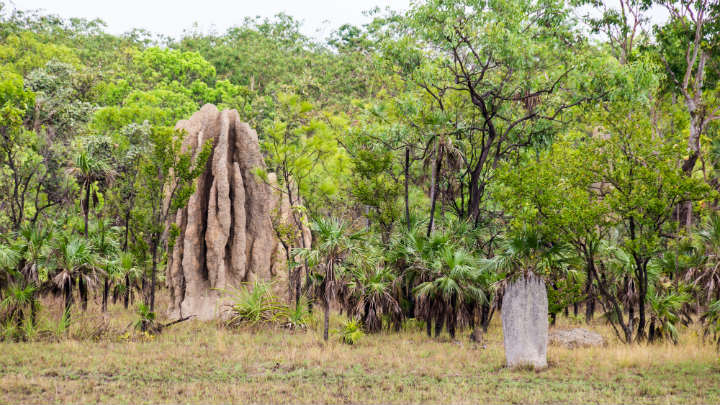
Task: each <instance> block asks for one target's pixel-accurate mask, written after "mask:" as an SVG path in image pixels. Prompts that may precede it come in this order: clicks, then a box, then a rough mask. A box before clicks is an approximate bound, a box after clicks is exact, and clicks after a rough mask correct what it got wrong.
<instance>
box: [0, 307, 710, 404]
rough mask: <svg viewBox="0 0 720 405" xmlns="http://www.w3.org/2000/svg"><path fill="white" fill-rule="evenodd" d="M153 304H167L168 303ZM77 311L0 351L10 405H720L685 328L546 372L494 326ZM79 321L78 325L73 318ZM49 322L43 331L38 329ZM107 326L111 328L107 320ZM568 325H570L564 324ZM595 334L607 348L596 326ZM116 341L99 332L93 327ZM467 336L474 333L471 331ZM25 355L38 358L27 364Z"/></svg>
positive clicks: (562, 359)
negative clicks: (512, 365)
mask: <svg viewBox="0 0 720 405" xmlns="http://www.w3.org/2000/svg"><path fill="white" fill-rule="evenodd" d="M158 298H159V303H164V300H165V299H166V298H165V297H164V296H163V295H162V294H161V295H160V296H159V297H158ZM108 314H109V316H108V317H107V320H106V321H103V317H102V315H101V313H100V308H91V309H89V310H88V312H87V313H85V314H80V315H78V316H77V317H76V318H78V319H77V321H78V322H74V323H73V324H72V325H71V326H70V328H69V331H68V333H69V335H68V336H69V338H64V339H63V340H61V341H57V342H56V341H53V340H38V341H34V342H30V343H25V344H8V343H0V345H1V346H2V350H0V364H3V367H2V368H0V387H1V388H0V394H1V395H0V396H1V397H2V399H3V401H4V402H9V403H48V402H52V403H70V402H83V403H106V402H123V403H124V402H133V403H137V402H140V403H177V402H191V403H199V402H202V403H228V402H233V403H238V402H242V403H248V402H252V403H256V402H258V403H259V402H262V403H288V402H295V403H317V402H329V403H338V402H362V403H377V402H382V403H408V402H413V403H437V402H452V403H478V402H503V403H528V402H533V403H541V402H542V403H547V402H554V403H557V402H564V403H568V402H572V403H576V402H589V403H617V402H621V401H627V400H628V398H631V399H632V402H635V403H717V402H718V401H720V389H719V388H718V385H717V375H718V372H720V363H718V353H717V352H716V351H715V349H714V348H713V346H712V345H708V344H703V343H702V340H701V338H700V336H698V335H697V334H695V333H694V332H690V331H681V333H680V343H678V344H677V345H674V344H672V343H670V342H664V343H658V344H654V345H641V346H638V345H634V346H627V345H625V344H622V343H620V342H619V341H613V340H611V341H610V343H609V344H608V346H607V347H594V348H581V349H573V350H570V349H566V348H564V347H561V346H550V347H549V351H548V360H549V362H550V368H548V369H547V370H545V371H542V372H536V371H532V370H527V369H516V370H513V369H509V368H506V367H504V362H505V359H504V354H503V347H502V346H503V345H502V333H501V327H500V323H499V322H498V321H497V320H494V321H493V322H491V324H490V325H489V328H488V332H487V333H486V334H485V335H484V343H482V344H476V343H472V342H470V341H469V340H467V339H465V338H463V339H461V340H458V341H457V342H455V343H451V341H450V340H449V339H448V338H447V337H443V338H441V339H438V340H436V339H427V338H426V337H425V332H424V330H423V326H422V325H421V324H414V325H413V324H412V323H408V324H406V325H405V327H404V328H403V330H401V331H400V332H382V333H380V334H377V335H374V336H367V335H366V336H365V337H364V338H361V339H360V340H359V341H358V342H356V343H355V344H353V345H352V346H350V345H347V344H343V343H342V341H341V339H342V337H343V333H341V330H342V325H343V323H344V322H346V321H347V318H345V317H339V316H337V315H333V318H332V320H331V330H332V332H331V338H330V340H329V342H328V343H327V344H322V343H321V342H322V314H321V313H316V314H315V316H313V317H312V318H311V319H310V320H309V323H308V325H309V329H307V330H304V331H294V332H293V331H288V330H287V329H285V328H283V327H282V326H277V327H264V328H254V327H251V326H243V327H240V328H235V327H233V328H227V327H226V326H225V325H224V324H223V323H222V322H217V323H214V322H211V323H208V322H200V321H197V320H189V321H187V322H183V323H181V324H178V325H177V326H173V327H172V328H171V329H168V330H167V331H166V332H164V333H162V334H160V335H149V334H146V333H143V332H141V331H136V332H132V331H129V332H130V333H120V331H122V330H123V329H124V328H125V327H126V326H127V325H128V324H130V323H131V322H133V321H134V319H135V318H134V316H133V315H132V314H130V313H128V312H127V311H125V310H124V308H123V307H122V305H119V304H116V305H112V304H111V305H110V307H109V309H108ZM81 320H82V322H79V321H81ZM41 322H44V321H41ZM105 322H107V323H105ZM557 322H558V324H559V325H560V326H562V327H563V328H566V327H573V326H576V325H578V323H577V321H575V320H572V319H569V318H565V317H564V316H563V315H560V316H559V317H558V320H557ZM591 327H592V328H593V329H594V330H596V331H598V332H600V333H602V334H603V335H604V336H605V337H606V338H610V337H612V335H613V332H612V331H611V330H610V328H609V327H607V326H605V325H604V323H603V322H602V321H600V320H596V321H595V322H593V323H592V325H591ZM108 329H110V330H112V331H114V333H111V334H105V335H101V334H100V333H99V332H98V330H108ZM465 332H468V331H465ZM30 353H33V354H32V355H30Z"/></svg>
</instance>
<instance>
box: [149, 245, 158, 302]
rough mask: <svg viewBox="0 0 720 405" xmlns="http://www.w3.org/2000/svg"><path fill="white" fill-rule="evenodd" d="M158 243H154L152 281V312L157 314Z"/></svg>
mask: <svg viewBox="0 0 720 405" xmlns="http://www.w3.org/2000/svg"><path fill="white" fill-rule="evenodd" d="M157 245H158V244H157V242H156V241H153V243H152V274H151V276H150V277H151V280H150V312H155V279H156V275H155V273H157Z"/></svg>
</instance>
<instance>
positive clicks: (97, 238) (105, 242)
mask: <svg viewBox="0 0 720 405" xmlns="http://www.w3.org/2000/svg"><path fill="white" fill-rule="evenodd" d="M111 232H112V228H111V226H110V222H109V221H107V220H103V219H98V220H97V221H96V222H95V227H94V229H93V232H92V235H91V240H92V245H91V246H92V248H93V252H94V253H95V254H96V255H97V258H98V259H99V264H100V265H101V266H102V268H103V269H104V270H105V277H104V283H103V296H102V312H106V311H107V303H108V294H109V292H110V283H111V280H110V277H111V273H114V270H115V267H114V263H113V261H114V259H115V256H116V255H117V253H118V252H119V251H120V247H119V245H118V242H117V239H116V238H114V237H113V235H112V234H111ZM83 305H86V304H85V302H83Z"/></svg>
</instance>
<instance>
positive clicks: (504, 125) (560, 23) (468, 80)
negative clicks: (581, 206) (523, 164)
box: [389, 0, 598, 224]
mask: <svg viewBox="0 0 720 405" xmlns="http://www.w3.org/2000/svg"><path fill="white" fill-rule="evenodd" d="M572 26H573V22H572V19H571V18H570V10H569V9H568V8H566V7H565V3H564V2H561V1H515V0H506V1H496V2H485V1H476V0H467V1H465V0H461V1H450V2H448V1H441V0H432V1H427V2H424V3H418V4H416V5H414V7H412V8H411V10H410V11H409V12H408V15H407V19H406V20H405V23H404V24H403V25H401V28H400V29H401V31H402V32H404V33H406V36H405V37H404V39H403V40H401V41H397V42H396V43H394V44H391V45H389V48H390V52H389V56H390V57H391V58H393V59H394V60H395V61H396V64H397V65H398V66H401V67H404V68H403V71H404V74H405V76H406V77H408V78H409V80H411V81H412V82H414V83H416V84H417V85H418V86H419V87H420V88H422V89H424V90H425V91H426V92H427V93H428V94H429V96H430V97H429V98H430V99H431V100H432V102H433V103H434V105H435V107H436V108H437V109H438V112H439V114H441V115H444V116H445V118H444V121H445V122H446V124H445V125H443V127H444V129H443V130H440V129H438V132H437V133H436V134H435V136H436V137H437V140H438V142H439V143H438V144H437V146H436V149H438V153H437V157H436V159H435V166H436V168H435V171H436V172H438V171H439V170H438V169H439V168H440V165H441V162H442V158H441V157H442V154H441V153H439V152H441V149H442V148H443V145H450V144H452V145H453V146H454V147H455V148H457V149H458V150H459V151H460V152H461V154H462V159H460V162H461V169H460V172H461V174H462V179H463V181H462V185H461V187H460V188H459V190H458V193H459V194H460V196H459V197H460V200H461V202H462V204H461V205H462V208H461V209H460V214H461V216H462V217H466V218H469V219H470V220H471V221H473V222H474V223H475V224H478V223H479V221H480V219H481V218H480V216H481V201H483V199H484V198H485V197H486V194H487V191H488V185H489V184H490V182H491V180H492V178H493V173H494V170H495V168H496V167H497V165H498V164H499V163H500V162H502V161H503V160H504V159H506V158H507V157H509V156H512V155H513V154H514V153H516V151H517V150H518V149H522V148H524V147H527V146H532V145H536V144H542V143H545V142H546V141H547V140H548V139H550V138H551V137H552V136H553V134H554V132H555V131H556V129H557V125H556V123H557V121H558V120H559V119H560V118H561V116H562V114H563V112H564V111H566V110H568V109H570V108H571V107H573V106H576V105H579V104H581V103H582V102H583V101H585V100H588V99H591V98H594V97H597V96H598V94H592V93H591V94H586V93H584V92H583V91H582V89H580V88H579V87H578V86H577V84H578V79H579V77H581V76H583V75H587V74H590V73H588V72H585V71H582V70H583V66H582V64H581V61H582V55H583V53H584V44H583V41H582V40H581V39H580V38H579V35H578V32H576V31H574V30H573V28H572ZM581 73H582V74H581ZM453 105H458V106H459V107H454V106H453ZM443 134H445V135H443ZM450 140H454V141H453V142H450Z"/></svg>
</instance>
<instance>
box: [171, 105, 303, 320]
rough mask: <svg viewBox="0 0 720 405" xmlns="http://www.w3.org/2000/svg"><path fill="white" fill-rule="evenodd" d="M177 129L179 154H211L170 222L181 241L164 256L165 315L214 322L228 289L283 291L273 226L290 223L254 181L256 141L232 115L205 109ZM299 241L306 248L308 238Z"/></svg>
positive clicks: (277, 201) (278, 197) (284, 206)
mask: <svg viewBox="0 0 720 405" xmlns="http://www.w3.org/2000/svg"><path fill="white" fill-rule="evenodd" d="M176 128H177V129H179V130H184V132H185V135H184V139H183V144H182V150H183V151H184V152H188V151H190V152H192V153H193V155H194V156H197V155H198V154H199V153H200V150H201V149H202V146H203V145H204V144H205V142H206V141H208V140H212V142H213V149H212V154H211V155H210V157H209V159H208V162H207V166H206V168H205V171H204V173H203V174H201V175H200V177H199V178H198V179H197V185H196V189H195V193H194V194H193V195H192V196H191V197H190V199H189V201H188V204H187V206H186V207H185V208H183V209H181V210H179V211H178V212H177V214H176V216H175V218H173V220H172V221H171V222H172V223H174V224H176V225H177V227H178V228H179V234H178V235H177V237H176V238H175V240H174V245H173V246H172V249H171V251H170V252H169V253H168V266H167V279H166V281H167V285H168V288H169V290H170V297H171V301H170V308H169V310H168V314H169V315H170V316H171V317H176V318H179V317H186V316H191V315H195V316H197V317H198V318H199V319H212V318H215V317H217V316H219V315H221V314H222V312H223V308H222V306H223V302H222V300H221V299H220V298H221V296H222V295H223V291H225V290H227V289H229V288H232V287H238V286H240V284H241V283H243V282H247V281H253V280H256V279H265V280H269V279H271V278H273V277H277V278H280V279H281V280H280V281H279V282H278V284H282V283H287V273H286V271H287V270H286V269H287V263H286V254H285V253H286V252H285V251H284V248H283V246H282V245H281V244H280V243H279V241H278V239H277V237H276V233H275V230H274V228H273V222H275V223H276V224H277V223H278V222H285V223H288V224H291V223H292V221H291V219H290V218H289V215H290V214H289V203H288V202H286V201H283V197H284V195H283V194H282V193H277V192H274V191H273V190H274V188H272V187H271V186H270V185H268V184H266V183H265V182H263V181H262V180H261V179H259V178H257V176H256V175H255V174H254V171H255V169H256V168H263V169H264V168H265V162H264V160H263V157H262V154H261V153H260V146H259V143H258V136H257V133H256V132H255V131H254V130H252V129H251V128H250V126H249V125H248V124H247V123H244V122H241V121H240V117H239V115H238V113H237V111H235V110H224V111H219V110H218V109H217V108H216V107H215V106H214V105H211V104H207V105H205V106H203V107H202V108H201V109H200V111H198V112H196V113H195V114H193V116H192V117H190V119H189V120H183V121H179V122H178V123H177V125H176ZM272 177H273V176H271V178H272ZM284 199H285V200H287V197H285V198H284ZM168 226H170V224H168ZM301 226H302V225H301ZM303 228H304V226H303ZM302 235H303V236H304V237H305V240H306V241H307V244H308V245H309V241H308V239H309V231H307V229H303V232H302ZM283 279H284V280H283Z"/></svg>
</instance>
